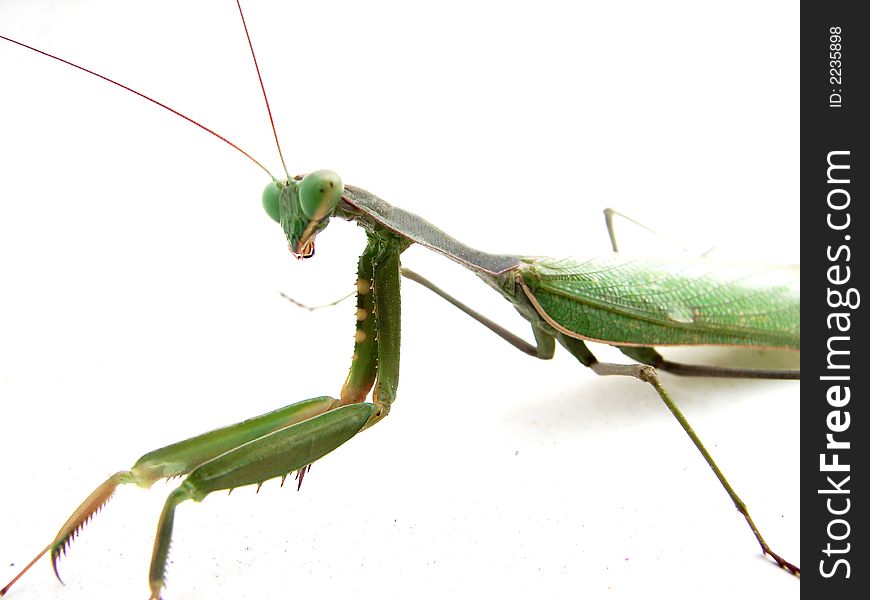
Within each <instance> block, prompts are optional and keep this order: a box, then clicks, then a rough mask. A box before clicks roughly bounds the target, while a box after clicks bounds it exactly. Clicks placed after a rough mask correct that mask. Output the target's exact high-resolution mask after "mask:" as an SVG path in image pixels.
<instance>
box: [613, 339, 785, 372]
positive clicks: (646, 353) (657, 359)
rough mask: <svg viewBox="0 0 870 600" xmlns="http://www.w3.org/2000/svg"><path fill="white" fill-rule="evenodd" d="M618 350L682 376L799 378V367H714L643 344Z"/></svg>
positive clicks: (661, 369) (638, 360) (622, 347)
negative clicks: (682, 359) (673, 358)
mask: <svg viewBox="0 0 870 600" xmlns="http://www.w3.org/2000/svg"><path fill="white" fill-rule="evenodd" d="M619 350H620V351H621V352H622V353H623V354H625V355H626V356H628V357H630V358H633V359H634V360H636V361H637V362H641V363H643V364H645V365H649V366H651V367H655V368H656V369H658V370H659V371H666V372H668V373H673V374H674V375H682V376H683V377H725V378H736V379H800V378H801V371H800V369H745V368H741V367H714V366H710V365H694V364H687V363H680V362H673V361H670V360H667V359H666V358H665V357H664V356H662V355H661V354H659V353H658V352H656V351H655V350H654V349H653V348H649V347H645V346H619Z"/></svg>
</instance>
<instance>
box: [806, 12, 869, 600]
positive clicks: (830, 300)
mask: <svg viewBox="0 0 870 600" xmlns="http://www.w3.org/2000/svg"><path fill="white" fill-rule="evenodd" d="M859 7H861V3H858V2H854V3H848V4H847V3H838V2H822V1H816V2H804V3H803V4H802V6H801V124H800V125H801V227H802V229H803V231H802V234H803V235H802V246H801V264H802V279H803V283H804V291H803V293H802V296H803V311H802V312H803V314H802V319H801V320H802V322H803V330H802V331H803V336H802V347H803V348H802V349H803V360H802V365H801V367H802V379H803V382H802V392H801V457H800V458H801V471H802V474H801V494H802V498H801V513H802V522H801V566H802V582H801V586H802V588H803V589H802V592H804V593H806V597H808V598H836V599H838V600H839V599H846V598H858V597H862V598H863V597H866V594H867V590H868V589H870V585H868V579H870V577H868V571H870V570H868V568H867V562H866V557H867V547H866V545H867V543H868V542H867V540H868V536H867V529H866V514H867V510H868V509H867V506H866V504H867V495H866V494H865V493H863V490H865V489H866V485H867V469H866V464H867V447H866V446H867V443H866V442H867V438H868V433H867V432H868V428H867V418H868V416H867V411H866V410H865V409H864V408H863V406H864V403H865V402H866V399H867V392H868V381H870V368H868V367H867V366H865V365H864V364H863V363H864V361H865V360H866V358H865V357H866V354H865V353H864V352H862V351H861V350H862V347H863V345H864V344H865V343H867V340H868V328H867V320H868V319H867V316H866V313H867V311H868V309H870V304H868V306H865V303H870V295H868V293H870V292H868V290H867V289H866V287H865V286H864V284H863V282H864V281H865V280H866V273H867V271H868V270H870V262H868V260H867V241H866V239H865V238H866V237H867V236H870V211H868V210H867V209H866V204H867V202H868V200H870V199H868V195H867V194H868V185H867V179H868V177H870V168H868V161H870V153H868V146H870V140H868V136H870V129H868V125H867V122H868V120H867V112H868V110H870V96H868V94H867V80H868V78H870V59H868V53H867V49H868V41H870V21H868V20H867V18H866V16H865V17H863V18H861V17H859V10H858V9H859ZM865 8H866V7H865ZM865 14H866V13H865ZM865 292H866V293H865ZM862 457H863V458H862Z"/></svg>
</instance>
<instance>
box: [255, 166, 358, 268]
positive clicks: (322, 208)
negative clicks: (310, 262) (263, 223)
mask: <svg viewBox="0 0 870 600" xmlns="http://www.w3.org/2000/svg"><path fill="white" fill-rule="evenodd" d="M343 191H344V184H342V183H341V178H340V177H339V176H338V174H337V173H334V172H333V171H327V170H323V171H314V172H313V173H309V174H308V175H306V176H305V177H303V178H302V179H301V180H299V181H297V180H294V179H290V180H287V181H272V182H271V183H269V185H267V186H266V189H265V190H263V208H264V209H266V213H267V214H268V215H269V216H270V217H272V219H274V220H275V221H276V222H277V223H280V224H281V228H282V229H283V230H284V235H286V236H287V242H288V244H289V245H290V252H292V253H293V255H294V256H295V257H296V258H300V259H301V258H311V257H312V256H314V238H315V237H316V236H317V234H318V233H320V232H321V231H323V230H324V229H326V226H327V225H328V224H329V217H331V216H332V213H333V211H334V210H335V207H336V206H337V205H338V201H339V200H340V199H341V193H342V192H343Z"/></svg>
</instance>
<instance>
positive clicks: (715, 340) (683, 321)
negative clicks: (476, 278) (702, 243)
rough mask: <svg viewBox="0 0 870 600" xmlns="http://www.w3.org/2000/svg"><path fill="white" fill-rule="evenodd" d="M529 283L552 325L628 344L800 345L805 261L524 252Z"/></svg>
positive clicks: (535, 301)
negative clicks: (544, 255)
mask: <svg viewBox="0 0 870 600" xmlns="http://www.w3.org/2000/svg"><path fill="white" fill-rule="evenodd" d="M523 263H524V264H523V266H522V267H521V272H522V274H523V279H524V288H525V290H526V294H527V295H528V296H529V298H530V300H532V303H533V304H535V306H536V308H537V309H538V311H539V312H540V313H541V315H542V316H543V317H544V319H545V320H546V321H547V322H548V323H550V325H552V326H553V327H555V328H556V329H558V330H559V331H562V332H563V333H567V334H569V335H571V336H573V337H579V338H583V339H590V340H595V341H601V342H606V343H610V344H616V345H628V346H632V345H635V346H674V345H714V346H716V345H735V346H747V347H763V348H784V349H792V350H799V349H800V267H798V266H776V265H757V264H745V263H723V262H717V261H713V260H710V259H706V258H674V259H649V258H632V257H628V256H623V255H621V254H614V255H612V256H607V257H603V258H596V259H593V260H589V261H584V262H580V261H577V260H574V259H564V260H554V259H550V258H526V259H523Z"/></svg>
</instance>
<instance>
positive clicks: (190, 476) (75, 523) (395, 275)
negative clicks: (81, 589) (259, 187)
mask: <svg viewBox="0 0 870 600" xmlns="http://www.w3.org/2000/svg"><path fill="white" fill-rule="evenodd" d="M406 247H407V243H406V242H402V241H400V240H397V239H396V238H395V237H394V236H391V235H390V234H388V233H380V232H374V233H369V243H368V245H367V246H366V249H365V251H364V252H363V254H362V256H361V257H360V259H359V266H358V271H357V273H358V281H357V330H356V335H355V345H354V355H353V361H352V363H351V368H350V373H349V374H348V376H347V379H346V381H345V384H344V387H343V388H342V392H341V395H340V397H339V398H333V397H329V396H322V397H318V398H312V399H310V400H304V401H302V402H297V403H295V404H291V405H289V406H287V407H284V408H282V409H279V410H276V411H273V412H270V413H266V414H264V415H261V416H259V417H254V418H252V419H249V420H247V421H243V422H241V423H237V424H235V425H230V426H228V427H224V428H221V429H216V430H214V431H210V432H208V433H204V434H202V435H199V436H196V437H193V438H190V439H188V440H184V441H182V442H178V443H176V444H172V445H170V446H166V447H164V448H161V449H159V450H155V451H153V452H149V453H148V454H145V455H144V456H142V457H141V458H140V459H139V460H138V461H136V463H135V464H134V466H133V467H132V468H131V469H130V470H129V471H120V472H118V473H116V474H114V475H112V476H111V477H109V479H107V480H106V481H105V482H103V483H102V484H100V485H99V486H98V487H97V488H96V489H95V490H94V491H93V492H92V493H91V495H90V496H88V498H87V499H85V501H84V502H83V503H82V504H81V505H80V506H79V507H78V508H77V509H76V510H75V511H74V512H73V514H72V515H71V516H70V518H69V519H68V520H67V522H66V523H64V525H63V526H62V527H61V529H60V531H59V532H58V534H57V535H56V536H55V539H54V540H53V541H52V542H51V543H50V544H49V545H48V546H46V548H45V549H44V550H43V551H42V552H40V553H39V554H38V555H37V557H36V558H35V559H34V560H33V561H31V562H30V564H28V565H27V567H25V568H24V569H23V570H22V571H21V573H19V574H18V575H17V576H16V577H15V578H14V579H13V580H12V581H11V582H9V584H7V585H6V586H5V587H4V588H3V589H2V590H0V596H2V595H3V594H5V593H6V591H7V590H8V589H9V588H10V587H11V586H12V585H13V584H14V583H15V582H16V581H17V580H18V579H19V578H20V577H21V575H23V574H24V573H25V572H26V571H27V570H28V569H29V568H30V567H31V566H32V565H33V564H34V563H35V562H36V561H37V560H38V559H39V558H40V557H41V556H42V555H43V554H45V553H47V552H50V554H51V559H52V566H53V567H54V570H55V574H57V559H58V558H59V556H60V554H61V553H62V552H65V551H66V548H67V546H69V544H70V543H71V542H72V540H73V538H74V537H75V536H76V535H77V533H78V532H79V531H80V530H81V529H82V527H84V525H85V524H86V523H87V522H88V521H89V520H90V519H91V518H92V517H93V515H94V514H95V513H96V512H97V511H98V510H99V509H100V508H101V507H102V506H103V505H105V504H106V503H107V502H108V501H109V499H110V498H111V497H112V495H113V494H114V492H115V489H116V488H117V487H118V486H119V485H122V484H126V483H135V484H137V485H139V486H141V487H145V488H147V487H150V486H151V485H152V484H153V483H154V482H156V481H158V480H159V479H163V478H170V477H176V476H182V475H187V477H186V478H185V479H184V481H183V482H182V483H181V484H180V485H179V486H178V487H177V488H176V489H175V490H173V491H172V492H171V493H170V495H169V497H168V498H167V500H166V504H165V506H164V509H163V512H162V514H161V516H160V520H159V522H158V526H157V533H156V536H155V541H154V550H153V553H152V559H151V568H150V571H149V585H150V589H151V598H152V599H154V600H156V599H158V598H160V594H161V591H162V589H163V587H164V580H165V572H166V559H167V557H168V553H169V545H170V541H171V537H172V529H173V524H174V517H175V508H176V506H177V505H178V504H179V503H181V502H183V501H185V500H194V501H196V502H199V501H201V500H202V499H203V498H205V497H206V496H207V495H208V494H210V493H212V492H215V491H219V490H231V489H233V488H236V487H241V486H244V485H252V484H257V485H259V484H262V483H263V482H264V481H266V480H268V479H272V478H275V477H282V478H283V477H286V476H287V474H289V473H290V472H292V471H300V473H301V471H302V470H303V469H305V467H307V466H308V465H310V464H311V463H312V462H314V461H315V460H318V459H319V458H321V457H323V456H325V455H326V454H328V453H329V452H331V451H332V450H335V449H336V448H338V447H339V446H341V445H342V444H344V443H345V442H346V441H348V440H350V438H352V437H353V436H355V435H356V434H357V433H359V432H360V431H362V430H363V429H365V428H367V427H369V426H371V425H373V424H374V423H376V422H378V421H380V420H381V419H383V418H384V417H385V416H386V415H387V414H388V413H389V409H390V405H391V404H392V402H393V400H394V399H395V397H396V390H397V387H398V380H399V372H398V370H399V338H400V310H399V302H400V298H399V281H400V275H399V254H400V253H401V252H402V251H403V250H404V249H405V248H406ZM373 387H374V392H373V394H372V402H371V403H365V400H366V397H367V396H368V393H369V391H371V390H372V388H373Z"/></svg>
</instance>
